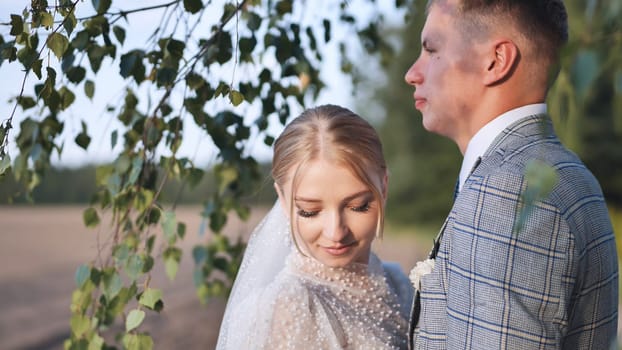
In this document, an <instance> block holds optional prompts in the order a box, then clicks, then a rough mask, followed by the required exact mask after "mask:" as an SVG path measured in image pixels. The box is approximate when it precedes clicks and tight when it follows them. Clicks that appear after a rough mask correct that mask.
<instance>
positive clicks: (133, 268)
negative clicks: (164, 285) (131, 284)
mask: <svg viewBox="0 0 622 350" xmlns="http://www.w3.org/2000/svg"><path fill="white" fill-rule="evenodd" d="M143 267H144V261H143V259H142V257H141V256H140V255H138V254H134V255H131V256H130V257H129V259H128V260H127V264H126V266H125V273H127V275H128V277H129V278H130V279H131V280H132V281H135V280H136V279H137V278H138V277H139V276H140V275H141V274H142V272H143Z"/></svg>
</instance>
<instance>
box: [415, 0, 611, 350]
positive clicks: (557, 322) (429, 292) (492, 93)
mask: <svg viewBox="0 0 622 350" xmlns="http://www.w3.org/2000/svg"><path fill="white" fill-rule="evenodd" d="M567 30H568V29H567V16H566V10H565V8H564V5H563V3H562V1H561V0H522V1H517V0H514V1H511V0H498V1H481V0H480V1H477V0H431V1H430V2H429V4H428V13H427V20H426V23H425V26H424V28H423V30H422V33H421V44H422V51H421V55H420V56H419V58H418V59H417V60H416V61H415V63H414V64H413V65H412V67H410V69H409V70H408V72H407V73H406V77H405V79H406V82H407V83H408V84H410V85H412V86H413V87H414V88H415V92H414V100H415V107H416V108H417V109H418V110H419V111H421V114H422V115H423V126H424V127H425V128H426V129H427V130H428V131H431V132H434V133H437V134H440V135H443V136H446V137H449V138H450V139H452V140H453V141H454V142H455V143H456V144H457V145H458V147H459V148H460V151H461V152H462V153H463V155H464V161H463V164H462V169H461V171H460V177H459V184H458V190H459V192H458V195H457V197H456V199H455V203H454V206H453V209H452V210H451V212H450V214H449V216H448V218H447V221H446V222H445V225H444V227H443V229H442V230H441V232H440V234H439V237H438V241H439V244H438V245H435V246H436V249H434V251H433V255H434V256H435V257H436V261H435V267H434V269H433V270H432V272H431V273H429V274H428V275H425V276H423V277H422V279H421V287H420V289H421V293H420V295H419V298H418V300H417V301H416V303H415V304H416V305H415V307H414V308H413V310H414V311H413V315H412V317H413V322H412V323H413V324H412V327H411V334H410V335H411V337H412V338H411V341H412V345H413V346H414V348H416V349H447V348H448V349H608V348H609V346H610V344H611V343H612V341H613V340H614V338H615V336H616V331H617V310H618V306H617V305H618V268H617V266H618V262H617V253H616V246H615V242H614V236H613V230H612V226H611V222H610V219H609V217H608V212H607V207H606V205H605V201H604V198H603V194H602V191H601V189H600V186H599V184H598V182H597V180H596V179H595V178H594V176H593V175H592V174H591V173H590V171H589V170H588V169H587V168H586V167H585V166H584V165H583V163H582V162H581V161H580V160H579V159H578V158H577V156H576V155H574V154H573V153H572V152H570V151H569V150H568V149H566V148H565V147H564V146H563V145H562V144H561V143H560V141H559V140H558V138H557V136H556V135H555V133H554V131H553V126H552V124H551V120H550V119H549V117H548V116H547V114H546V112H547V107H546V104H545V98H546V94H547V90H548V87H549V86H550V84H551V83H552V81H553V80H554V78H555V76H556V73H557V68H556V65H557V61H558V59H559V55H560V52H561V48H562V47H563V45H564V44H565V43H566V41H567ZM531 167H535V169H536V174H539V175H542V176H544V175H546V174H548V182H549V185H548V186H547V185H546V182H547V181H540V182H538V181H533V180H530V179H531V178H530V177H529V176H526V173H529V171H531V170H529V169H531ZM527 170H529V171H527ZM538 172H539V173H538ZM543 184H544V185H543ZM540 185H543V187H542V189H543V191H542V195H541V196H540V197H539V198H537V200H536V201H535V202H529V200H528V199H527V198H526V197H523V196H524V195H525V194H526V193H527V192H529V191H533V190H534V189H536V188H537V187H538V186H540ZM524 213H527V215H526V216H525V217H523V218H522V219H521V218H520V217H521V215H522V214H524ZM417 320H418V322H417Z"/></svg>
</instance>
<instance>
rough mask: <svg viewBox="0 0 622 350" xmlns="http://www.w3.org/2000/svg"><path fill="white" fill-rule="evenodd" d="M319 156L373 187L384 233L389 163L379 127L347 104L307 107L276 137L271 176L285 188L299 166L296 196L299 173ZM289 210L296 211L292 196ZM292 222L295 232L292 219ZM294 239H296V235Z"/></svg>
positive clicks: (379, 228)
mask: <svg viewBox="0 0 622 350" xmlns="http://www.w3.org/2000/svg"><path fill="white" fill-rule="evenodd" d="M320 158H322V159H325V160H327V161H330V162H334V164H338V165H342V166H344V167H346V168H347V169H349V170H350V171H351V172H352V174H353V175H354V176H355V177H356V178H357V179H359V180H360V181H361V182H362V183H364V184H365V185H366V186H367V187H368V188H369V189H370V191H371V192H372V193H373V195H374V198H375V200H376V201H377V202H378V203H379V210H378V221H377V225H376V236H377V237H382V231H383V227H384V195H385V193H386V188H383V187H384V186H385V181H384V177H385V176H386V171H387V167H386V162H385V159H384V155H383V153H382V144H381V143H380V138H379V137H378V134H377V133H376V130H375V129H374V128H373V127H372V126H371V125H370V124H369V123H368V122H367V121H366V120H365V119H363V118H361V117H360V116H359V115H357V114H356V113H354V112H352V111H350V110H349V109H347V108H344V107H340V106H335V105H323V106H318V107H315V108H311V109H307V110H305V111H304V112H303V113H302V114H300V116H298V117H297V118H296V119H294V120H293V121H292V122H291V123H289V124H288V125H287V126H286V127H285V129H284V130H283V132H282V133H281V135H280V136H279V137H278V138H277V140H276V141H275V143H274V156H273V159H272V178H273V179H274V182H275V183H276V184H277V185H278V187H279V188H280V189H281V190H282V189H283V188H284V187H283V186H284V184H285V183H286V182H287V180H288V178H287V177H288V175H289V174H291V170H292V167H296V168H295V171H294V172H293V174H294V175H293V179H291V181H292V189H291V190H292V193H291V198H294V194H295V193H296V190H297V187H298V183H299V181H298V179H299V176H298V175H299V174H301V173H302V172H304V170H305V168H306V166H307V165H308V164H309V163H310V162H311V161H314V160H317V159H320ZM327 185H329V184H327ZM289 210H290V214H293V212H294V201H293V200H292V201H291V203H290V208H289ZM290 226H291V229H292V230H291V231H292V233H293V232H294V224H293V220H292V222H291V223H290ZM293 240H294V242H295V243H296V239H295V237H293ZM296 245H297V243H296Z"/></svg>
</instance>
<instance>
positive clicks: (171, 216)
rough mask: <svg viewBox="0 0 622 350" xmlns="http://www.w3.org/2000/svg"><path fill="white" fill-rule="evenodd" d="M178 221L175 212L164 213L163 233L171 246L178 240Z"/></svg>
mask: <svg viewBox="0 0 622 350" xmlns="http://www.w3.org/2000/svg"><path fill="white" fill-rule="evenodd" d="M176 230H177V219H176V218H175V212H172V211H166V212H164V218H163V219H162V231H163V232H164V237H165V238H166V240H167V241H168V243H169V244H174V243H175V240H176V238H177V232H176Z"/></svg>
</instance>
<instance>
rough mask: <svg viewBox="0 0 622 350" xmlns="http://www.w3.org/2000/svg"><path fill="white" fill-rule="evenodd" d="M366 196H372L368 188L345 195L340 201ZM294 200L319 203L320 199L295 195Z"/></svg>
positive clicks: (345, 201)
mask: <svg viewBox="0 0 622 350" xmlns="http://www.w3.org/2000/svg"><path fill="white" fill-rule="evenodd" d="M366 196H372V192H371V191H370V190H363V191H360V192H356V193H354V194H351V195H349V196H347V197H345V198H344V199H343V200H342V202H344V203H347V202H350V201H352V200H354V199H357V198H360V197H366ZM294 201H296V202H305V203H321V202H322V200H320V199H315V198H306V197H300V196H296V197H295V198H294Z"/></svg>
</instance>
